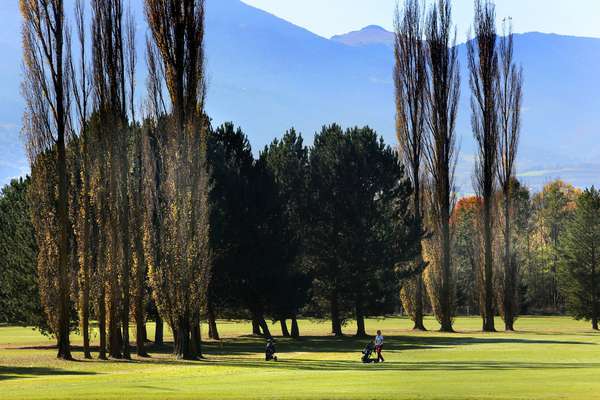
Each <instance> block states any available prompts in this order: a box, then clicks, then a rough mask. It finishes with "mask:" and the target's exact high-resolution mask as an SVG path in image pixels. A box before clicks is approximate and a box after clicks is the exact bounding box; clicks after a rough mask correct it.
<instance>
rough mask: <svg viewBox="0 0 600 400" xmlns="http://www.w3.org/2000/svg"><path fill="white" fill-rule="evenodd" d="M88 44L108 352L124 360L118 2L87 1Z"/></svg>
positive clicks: (124, 200) (123, 125)
mask: <svg viewBox="0 0 600 400" xmlns="http://www.w3.org/2000/svg"><path fill="white" fill-rule="evenodd" d="M92 43H93V46H92V56H93V57H92V58H93V72H94V74H93V87H94V95H95V98H94V99H95V110H94V112H95V114H97V118H98V121H97V125H96V126H95V128H96V130H97V135H98V136H97V138H98V139H97V140H98V147H97V151H99V152H100V153H101V154H102V155H103V157H102V158H99V160H98V163H99V165H98V179H99V181H100V182H101V183H100V185H102V186H104V188H103V189H102V190H101V191H99V192H97V193H96V195H97V196H104V197H103V199H102V201H97V204H99V205H101V207H103V208H104V209H103V210H98V215H99V216H100V221H101V222H100V225H101V227H102V228H101V229H103V231H104V232H103V233H104V235H105V238H106V239H107V249H106V250H107V255H106V258H105V259H104V260H105V270H106V272H107V276H106V280H105V281H104V284H105V286H106V292H107V299H108V302H107V306H108V309H107V317H108V350H109V354H110V356H111V357H114V358H121V357H125V358H129V357H130V354H129V282H130V274H131V246H130V235H129V230H130V226H129V225H130V224H129V207H128V205H129V201H128V195H129V193H128V172H129V160H128V151H127V150H128V143H129V141H128V138H129V125H128V119H127V105H128V100H127V92H126V87H127V84H126V80H125V76H126V68H125V27H124V18H123V4H122V2H121V0H93V1H92Z"/></svg>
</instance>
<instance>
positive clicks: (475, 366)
mask: <svg viewBox="0 0 600 400" xmlns="http://www.w3.org/2000/svg"><path fill="white" fill-rule="evenodd" d="M215 364H219V365H224V366H229V367H239V368H261V369H264V368H272V369H292V370H309V371H382V370H383V371H488V370H494V371H509V370H528V369H533V370H549V369H553V370H554V369H585V368H599V367H600V363H529V362H510V361H464V362H456V361H435V362H384V363H380V364H362V363H361V362H360V360H359V359H357V360H356V361H340V360H336V361H323V360H299V359H294V360H283V361H278V362H273V363H267V362H264V361H263V362H259V361H248V360H219V361H215Z"/></svg>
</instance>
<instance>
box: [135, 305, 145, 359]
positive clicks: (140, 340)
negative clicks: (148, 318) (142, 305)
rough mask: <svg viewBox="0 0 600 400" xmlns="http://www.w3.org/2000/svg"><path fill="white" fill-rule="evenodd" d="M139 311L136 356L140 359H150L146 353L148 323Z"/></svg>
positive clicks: (136, 315) (136, 322)
mask: <svg viewBox="0 0 600 400" xmlns="http://www.w3.org/2000/svg"><path fill="white" fill-rule="evenodd" d="M138 312H139V310H138V311H136V313H135V346H136V349H135V351H136V354H137V355H138V356H140V357H148V353H146V349H145V343H146V323H145V321H144V315H143V314H141V313H139V314H138Z"/></svg>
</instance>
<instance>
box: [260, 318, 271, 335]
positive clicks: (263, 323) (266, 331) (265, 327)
mask: <svg viewBox="0 0 600 400" xmlns="http://www.w3.org/2000/svg"><path fill="white" fill-rule="evenodd" d="M258 324H259V325H260V329H262V333H263V336H264V337H266V338H271V337H272V336H271V332H270V331H269V325H267V321H265V318H264V317H263V316H262V315H260V316H259V317H258Z"/></svg>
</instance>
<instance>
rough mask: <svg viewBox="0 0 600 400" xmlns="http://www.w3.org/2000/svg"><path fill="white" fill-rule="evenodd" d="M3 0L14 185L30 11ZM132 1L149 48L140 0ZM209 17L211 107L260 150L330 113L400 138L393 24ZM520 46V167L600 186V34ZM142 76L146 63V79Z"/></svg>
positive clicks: (3, 71) (224, 1)
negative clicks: (336, 32) (345, 27)
mask: <svg viewBox="0 0 600 400" xmlns="http://www.w3.org/2000/svg"><path fill="white" fill-rule="evenodd" d="M0 3H2V4H1V5H0V15H2V16H3V17H4V18H3V20H5V21H7V22H6V23H4V24H2V25H0V51H1V52H2V53H1V54H3V55H4V60H3V62H2V63H0V135H1V136H0V181H3V182H5V181H6V180H7V179H9V178H10V177H12V176H16V175H20V174H22V173H23V172H25V171H27V163H26V161H25V157H24V155H23V150H22V144H21V142H20V139H19V126H20V120H21V114H22V104H23V102H22V100H21V98H20V94H19V80H20V65H21V61H20V57H21V54H20V45H19V40H20V35H19V26H18V24H19V21H20V18H19V17H18V8H17V4H16V3H17V2H0ZM133 9H134V12H135V13H136V15H137V18H138V20H139V21H140V24H139V27H138V43H139V46H138V48H139V51H140V52H142V51H143V48H144V47H143V41H144V36H145V35H146V27H145V25H144V23H143V22H142V21H143V7H142V2H141V0H135V1H134V2H133ZM206 16H207V21H206V23H207V31H206V32H207V33H206V54H207V63H208V64H207V65H208V66H207V73H208V85H209V89H208V103H207V111H208V113H209V115H210V116H211V117H212V119H213V123H214V124H220V123H222V122H224V121H233V122H235V123H236V124H238V125H241V126H242V128H243V129H244V131H245V132H246V133H247V134H248V135H249V137H250V141H251V143H252V145H253V147H254V149H255V151H256V152H258V151H259V150H261V149H262V147H263V146H265V145H266V144H267V143H269V142H270V141H271V140H272V139H273V138H274V137H276V136H280V135H281V134H283V132H284V131H285V130H286V129H289V128H290V127H292V126H294V127H295V128H297V129H298V130H300V131H301V132H302V133H303V134H304V136H305V137H306V138H307V141H308V142H309V143H310V142H311V139H312V136H313V134H314V132H315V131H317V130H318V129H320V127H321V126H322V125H324V124H329V123H332V122H338V123H341V124H342V125H344V126H352V125H365V124H368V125H370V126H372V127H373V128H375V129H377V131H378V132H379V133H380V134H381V135H383V136H384V138H385V140H386V141H387V142H388V143H389V144H392V145H393V144H395V143H396V139H395V133H394V129H395V128H394V127H395V121H394V118H395V117H394V88H393V81H392V70H393V49H392V46H391V45H390V44H389V41H388V42H386V39H385V38H386V37H387V38H389V37H390V35H391V33H389V32H387V33H386V32H385V31H384V30H383V28H379V27H367V28H365V29H363V30H361V31H358V32H354V33H350V34H348V35H341V36H338V37H337V38H332V39H325V38H322V37H320V36H318V35H315V34H313V33H311V32H309V31H307V30H306V29H303V28H300V27H298V26H295V25H293V24H291V23H289V22H287V21H284V20H282V19H280V18H277V17H275V16H273V15H271V14H269V13H267V12H264V11H261V10H258V9H256V8H253V7H250V6H248V5H246V4H244V3H243V2H241V1H239V0H207V14H206ZM390 18H392V16H390ZM15 21H16V22H15ZM517 22H518V21H517ZM388 40H389V39H388ZM515 45H516V48H515V51H516V55H517V57H518V59H519V61H520V62H521V63H522V64H523V67H524V71H525V99H524V106H523V119H524V124H523V132H522V135H521V137H522V140H521V148H520V153H519V160H518V170H519V173H520V176H521V177H522V179H523V180H524V181H525V183H526V184H529V185H531V186H533V187H535V188H537V187H539V186H540V185H541V184H543V183H545V182H547V181H549V180H550V179H554V178H558V177H560V178H563V179H565V180H568V181H570V182H572V183H574V184H575V185H577V186H589V185H592V184H596V185H600V157H599V156H600V147H599V146H598V145H597V144H596V142H597V140H598V138H599V137H600V93H599V92H598V90H597V88H599V87H600V74H597V73H596V69H597V66H598V65H600V40H597V39H588V38H577V37H565V36H558V35H547V34H541V33H529V34H523V35H517V36H516V37H515ZM459 52H460V62H461V69H462V89H463V90H462V95H461V108H460V112H459V118H458V123H457V130H458V133H459V136H460V138H461V140H460V142H461V158H460V162H459V165H458V169H457V175H458V185H459V190H461V191H462V192H469V191H470V186H471V170H472V162H473V159H474V148H475V147H474V144H473V139H472V134H471V128H470V111H469V98H470V93H469V85H468V75H467V73H466V65H467V63H466V50H465V46H464V45H461V46H460V48H459ZM144 59H145V58H144V56H143V54H140V60H144ZM141 64H142V65H143V61H142V62H141ZM144 81H145V77H144V71H140V74H139V76H138V86H139V87H143V84H144Z"/></svg>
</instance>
